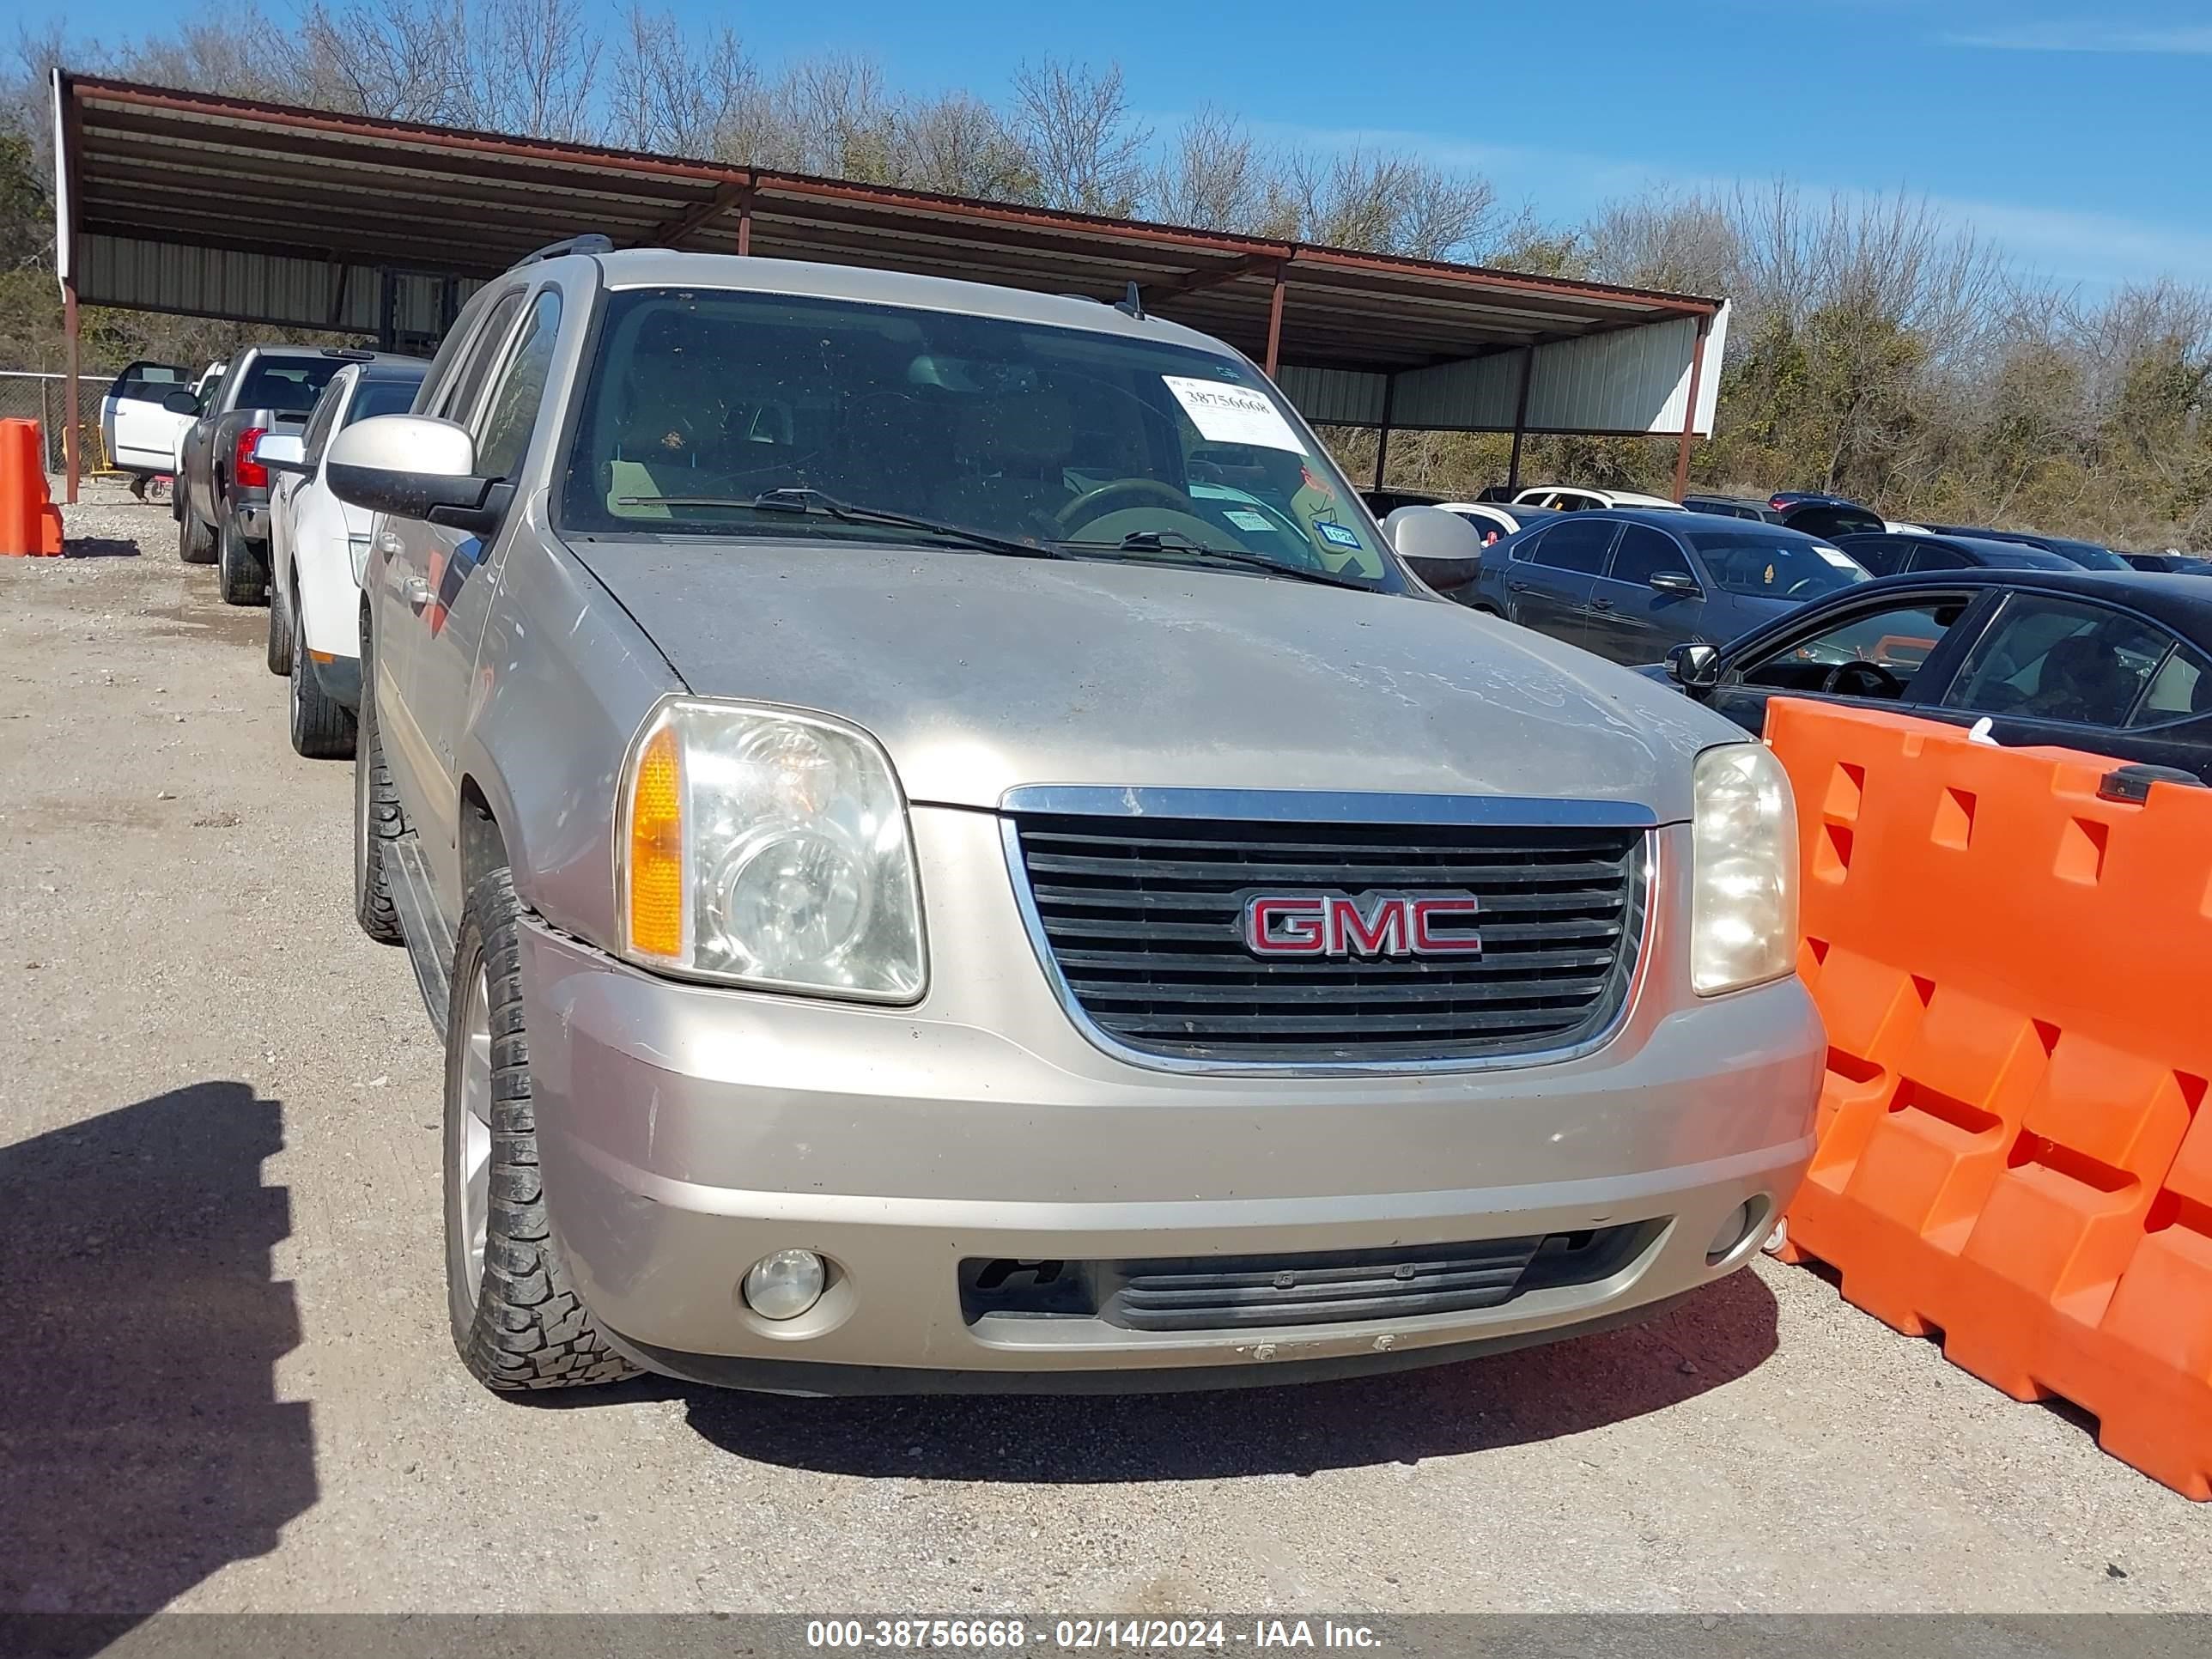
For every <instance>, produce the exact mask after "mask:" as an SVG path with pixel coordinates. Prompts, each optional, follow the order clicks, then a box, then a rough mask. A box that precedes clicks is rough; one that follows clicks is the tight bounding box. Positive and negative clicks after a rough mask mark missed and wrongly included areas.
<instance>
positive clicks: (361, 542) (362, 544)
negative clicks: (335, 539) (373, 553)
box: [346, 535, 368, 587]
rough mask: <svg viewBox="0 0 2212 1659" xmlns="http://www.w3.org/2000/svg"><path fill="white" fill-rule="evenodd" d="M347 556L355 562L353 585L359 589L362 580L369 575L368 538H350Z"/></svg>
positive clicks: (347, 539)
mask: <svg viewBox="0 0 2212 1659" xmlns="http://www.w3.org/2000/svg"><path fill="white" fill-rule="evenodd" d="M346 556H347V557H349V558H350V559H351V560H352V561H353V585H354V586H356V587H359V586H361V581H362V577H363V576H365V575H367V574H368V537H366V536H351V535H349V536H348V537H347V538H346Z"/></svg>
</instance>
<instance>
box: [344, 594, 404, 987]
mask: <svg viewBox="0 0 2212 1659" xmlns="http://www.w3.org/2000/svg"><path fill="white" fill-rule="evenodd" d="M406 833H407V814H406V811H405V810H404V809H403V808H402V807H401V805H399V792H398V790H396V789H394V788H393V787H392V769H391V768H390V767H388V766H386V764H385V763H384V740H383V738H381V737H380V736H379V735H378V732H377V729H376V677H375V675H374V672H372V671H371V665H370V662H369V656H368V631H367V630H366V629H363V630H362V642H361V716H360V720H359V722H358V724H357V726H356V730H355V732H354V744H353V914H354V917H355V919H356V921H359V922H360V923H361V931H362V933H366V934H368V936H369V937H370V938H371V939H374V940H375V941H376V942H377V943H378V944H379V945H402V944H404V943H405V942H406V936H405V935H404V933H401V932H400V931H399V912H398V908H396V907H395V906H394V905H393V904H392V874H391V872H389V871H388V870H386V868H385V867H384V861H385V860H386V858H388V857H390V856H391V853H392V842H395V841H398V839H399V838H400V836H404V835H405V834H406Z"/></svg>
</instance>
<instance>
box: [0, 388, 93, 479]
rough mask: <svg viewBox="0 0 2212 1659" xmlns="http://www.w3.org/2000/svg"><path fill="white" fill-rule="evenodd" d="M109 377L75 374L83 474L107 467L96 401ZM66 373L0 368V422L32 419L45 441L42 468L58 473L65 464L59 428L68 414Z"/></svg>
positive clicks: (89, 473)
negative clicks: (37, 424) (44, 463)
mask: <svg viewBox="0 0 2212 1659" xmlns="http://www.w3.org/2000/svg"><path fill="white" fill-rule="evenodd" d="M112 378H113V377H112V376H111V375H106V374H80V375H79V376H77V393H76V415H77V427H78V430H79V432H80V433H81V434H82V438H81V440H80V441H81V443H82V448H80V449H79V450H78V452H77V453H79V454H80V455H82V457H83V458H84V463H83V465H84V471H85V472H86V474H87V476H89V475H91V474H92V473H94V472H100V471H106V467H107V450H106V446H105V445H103V444H102V443H101V442H100V398H102V397H103V396H104V395H105V394H106V391H107V388H108V386H109V383H110V382H111V380H112ZM68 410H69V376H68V375H66V374H33V373H31V372H30V371H27V370H23V369H0V421H19V420H20V421H36V422H38V423H39V432H40V436H41V437H42V438H43V439H44V440H45V441H46V471H49V472H59V471H61V470H62V469H63V468H64V466H66V465H68V459H67V456H66V454H65V453H64V450H63V448H62V428H63V425H64V422H65V421H66V420H67V417H68Z"/></svg>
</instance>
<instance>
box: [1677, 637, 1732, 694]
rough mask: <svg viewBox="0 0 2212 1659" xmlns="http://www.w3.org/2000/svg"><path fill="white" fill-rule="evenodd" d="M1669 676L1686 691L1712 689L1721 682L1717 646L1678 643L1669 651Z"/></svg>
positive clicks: (1719, 656) (1693, 691) (1719, 655)
mask: <svg viewBox="0 0 2212 1659" xmlns="http://www.w3.org/2000/svg"><path fill="white" fill-rule="evenodd" d="M1667 678H1668V679H1670V680H1672V681H1674V684H1677V685H1679V686H1680V687H1681V688H1682V690H1685V691H1688V692H1691V693H1693V694H1694V693H1696V692H1699V691H1710V690H1712V689H1713V687H1715V686H1717V685H1718V684H1720V683H1721V653H1720V649H1719V647H1717V646H1711V645H1678V646H1676V647H1674V649H1673V650H1672V651H1669V652H1668V653H1667Z"/></svg>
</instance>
